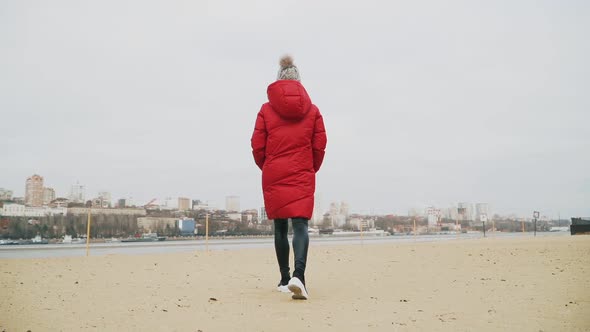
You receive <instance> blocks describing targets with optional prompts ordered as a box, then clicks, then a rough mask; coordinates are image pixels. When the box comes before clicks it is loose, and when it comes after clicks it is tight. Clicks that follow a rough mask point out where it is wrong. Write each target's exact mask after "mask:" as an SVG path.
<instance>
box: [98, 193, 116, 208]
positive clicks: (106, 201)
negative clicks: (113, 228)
mask: <svg viewBox="0 0 590 332" xmlns="http://www.w3.org/2000/svg"><path fill="white" fill-rule="evenodd" d="M98 198H100V200H101V201H102V205H103V206H105V205H106V206H107V207H111V205H112V204H113V203H112V202H113V200H112V197H111V193H110V192H108V191H101V192H99V193H98Z"/></svg>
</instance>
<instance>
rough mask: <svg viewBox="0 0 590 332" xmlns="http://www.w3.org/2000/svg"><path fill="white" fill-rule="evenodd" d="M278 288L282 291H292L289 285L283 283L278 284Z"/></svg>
mask: <svg viewBox="0 0 590 332" xmlns="http://www.w3.org/2000/svg"><path fill="white" fill-rule="evenodd" d="M277 290H278V291H279V292H281V293H291V291H290V290H289V287H288V286H287V285H281V284H279V285H278V286H277Z"/></svg>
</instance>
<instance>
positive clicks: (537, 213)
mask: <svg viewBox="0 0 590 332" xmlns="http://www.w3.org/2000/svg"><path fill="white" fill-rule="evenodd" d="M533 218H534V219H535V236H537V219H538V218H539V211H534V212H533Z"/></svg>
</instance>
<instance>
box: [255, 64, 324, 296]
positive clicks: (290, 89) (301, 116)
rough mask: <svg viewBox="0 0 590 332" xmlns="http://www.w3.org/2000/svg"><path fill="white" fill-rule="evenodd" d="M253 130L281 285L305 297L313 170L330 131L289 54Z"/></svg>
mask: <svg viewBox="0 0 590 332" xmlns="http://www.w3.org/2000/svg"><path fill="white" fill-rule="evenodd" d="M267 95H268V102H267V103H265V104H264V105H262V108H261V109H260V112H258V117H257V118H256V125H255V128H254V133H253V134H252V140H251V143H252V154H253V155H254V161H255V162H256V165H258V167H260V169H261V170H262V190H263V193H264V205H265V208H266V213H267V215H268V218H269V219H274V228H275V252H276V255H277V261H278V263H279V270H280V272H281V281H280V282H279V285H278V287H277V289H278V290H279V291H282V292H292V293H293V296H292V297H293V299H302V300H307V298H308V294H307V289H306V288H305V264H306V262H307V248H308V246H309V236H308V234H307V223H308V220H309V219H310V218H311V215H312V213H313V205H314V192H315V173H316V172H317V171H318V170H319V169H320V166H321V165H322V161H323V160H324V150H325V148H326V143H327V139H326V131H325V129H324V121H323V119H322V115H321V114H320V111H319V109H318V108H317V107H316V106H315V105H314V104H312V103H311V99H310V98H309V96H308V95H307V91H305V88H304V87H303V85H302V84H301V82H300V77H299V71H298V69H297V67H296V66H295V65H294V64H293V59H291V57H289V56H285V57H283V58H281V61H280V69H279V73H278V76H277V81H276V82H274V83H272V84H271V85H269V86H268V89H267ZM289 219H291V222H292V226H293V252H294V254H295V269H294V271H293V277H292V278H291V275H290V268H289V240H288V238H287V230H288V220H289Z"/></svg>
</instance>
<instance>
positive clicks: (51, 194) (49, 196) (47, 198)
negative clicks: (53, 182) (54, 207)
mask: <svg viewBox="0 0 590 332" xmlns="http://www.w3.org/2000/svg"><path fill="white" fill-rule="evenodd" d="M54 199H55V190H53V188H48V187H45V188H43V205H49V203H51V201H53V200H54Z"/></svg>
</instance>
